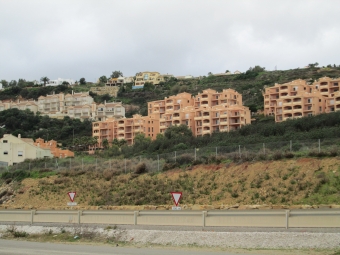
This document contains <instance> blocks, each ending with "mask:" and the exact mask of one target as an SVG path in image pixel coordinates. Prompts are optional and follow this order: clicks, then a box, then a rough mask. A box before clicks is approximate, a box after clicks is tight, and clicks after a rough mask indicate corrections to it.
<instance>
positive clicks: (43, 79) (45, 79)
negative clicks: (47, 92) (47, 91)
mask: <svg viewBox="0 0 340 255" xmlns="http://www.w3.org/2000/svg"><path fill="white" fill-rule="evenodd" d="M49 80H50V79H49V78H47V77H46V76H45V77H41V78H40V81H42V82H43V83H44V86H46V83H47V82H49Z"/></svg>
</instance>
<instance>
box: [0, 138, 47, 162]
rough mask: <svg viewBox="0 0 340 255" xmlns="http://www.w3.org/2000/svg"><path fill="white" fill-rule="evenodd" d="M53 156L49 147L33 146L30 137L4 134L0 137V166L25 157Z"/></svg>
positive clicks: (21, 160) (22, 159)
mask: <svg viewBox="0 0 340 255" xmlns="http://www.w3.org/2000/svg"><path fill="white" fill-rule="evenodd" d="M38 158H53V154H52V153H51V150H50V149H43V148H39V147H37V146H34V141H33V139H31V138H21V136H20V135H18V137H16V136H13V135H8V134H5V135H4V137H3V138H1V139H0V166H12V165H15V164H18V163H21V162H23V161H25V159H38Z"/></svg>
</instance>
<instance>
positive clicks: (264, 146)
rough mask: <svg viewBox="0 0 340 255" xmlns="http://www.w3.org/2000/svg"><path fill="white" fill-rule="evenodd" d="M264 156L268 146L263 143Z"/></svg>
mask: <svg viewBox="0 0 340 255" xmlns="http://www.w3.org/2000/svg"><path fill="white" fill-rule="evenodd" d="M263 154H266V145H265V144H264V143H263Z"/></svg>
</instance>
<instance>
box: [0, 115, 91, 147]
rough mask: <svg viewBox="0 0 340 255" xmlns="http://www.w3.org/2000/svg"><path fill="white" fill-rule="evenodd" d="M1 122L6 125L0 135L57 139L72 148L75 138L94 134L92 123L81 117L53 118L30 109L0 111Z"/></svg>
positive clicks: (88, 136) (85, 137) (87, 137)
mask: <svg viewBox="0 0 340 255" xmlns="http://www.w3.org/2000/svg"><path fill="white" fill-rule="evenodd" d="M0 124H1V126H3V125H5V127H4V128H1V129H0V136H1V137H2V136H3V135H4V134H12V135H14V136H17V135H18V134H21V137H25V138H34V139H36V138H39V137H40V138H43V139H45V140H52V139H53V140H56V141H57V142H58V143H62V144H63V146H67V147H69V148H71V146H72V145H73V130H74V140H75V141H77V140H80V139H83V140H84V139H87V140H89V139H90V138H91V135H92V125H91V122H90V121H88V120H84V121H83V122H81V121H80V120H79V119H71V118H70V117H65V118H64V119H63V120H59V119H53V118H50V117H48V116H47V115H44V116H41V115H40V114H34V113H33V112H31V111H30V110H25V111H20V110H18V109H9V110H5V111H0Z"/></svg>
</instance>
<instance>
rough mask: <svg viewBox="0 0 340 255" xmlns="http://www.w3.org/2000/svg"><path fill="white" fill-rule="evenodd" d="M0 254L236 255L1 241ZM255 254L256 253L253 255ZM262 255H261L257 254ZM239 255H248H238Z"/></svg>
mask: <svg viewBox="0 0 340 255" xmlns="http://www.w3.org/2000/svg"><path fill="white" fill-rule="evenodd" d="M0 254H1V255H2V254H4V255H5V254H6V255H46V254H48V255H90V254H96V255H97V254H98V255H109V254H110V255H211V254H212V255H222V254H223V255H236V254H235V253H228V252H226V251H224V252H216V251H212V250H205V251H198V250H185V249H176V248H173V249H168V250H167V249H163V248H130V247H112V246H96V245H77V244H55V243H37V242H27V241H12V240H2V239H0ZM252 254H254V253H252ZM257 254H258V255H260V253H257ZM237 255H246V254H241V253H237Z"/></svg>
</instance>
